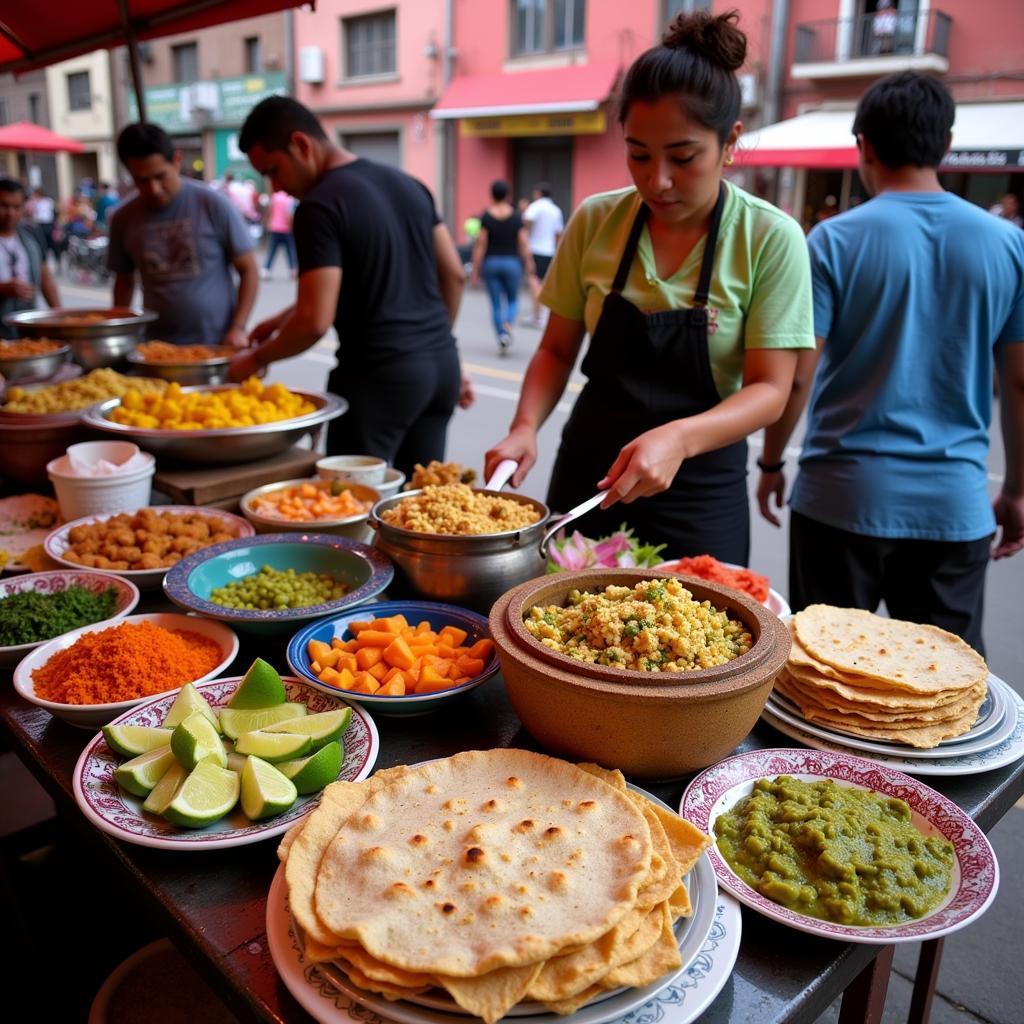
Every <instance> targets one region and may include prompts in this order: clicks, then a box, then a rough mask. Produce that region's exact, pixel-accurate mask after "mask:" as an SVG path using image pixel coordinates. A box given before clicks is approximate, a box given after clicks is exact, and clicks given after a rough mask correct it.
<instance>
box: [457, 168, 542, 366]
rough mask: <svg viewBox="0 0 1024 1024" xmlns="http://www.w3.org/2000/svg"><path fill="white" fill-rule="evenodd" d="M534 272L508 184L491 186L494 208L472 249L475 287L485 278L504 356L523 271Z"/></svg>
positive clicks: (483, 218) (488, 212) (483, 221)
mask: <svg viewBox="0 0 1024 1024" xmlns="http://www.w3.org/2000/svg"><path fill="white" fill-rule="evenodd" d="M524 268H525V269H526V272H527V273H528V274H532V273H533V260H532V259H531V257H530V249H529V246H528V244H527V241H526V231H525V229H524V228H523V220H522V217H521V216H520V215H519V213H518V212H517V211H516V210H515V209H514V208H513V207H512V204H511V203H510V202H509V201H508V185H506V184H505V182H503V181H495V182H493V183H492V184H491V205H490V206H488V207H487V209H486V210H485V211H484V213H483V215H482V216H481V217H480V231H479V232H478V234H477V236H476V243H475V245H474V246H473V279H472V283H473V285H474V286H475V285H478V284H479V283H480V279H481V277H482V278H483V282H484V285H485V286H486V288H487V297H488V298H489V299H490V302H491V320H492V322H493V324H494V333H495V335H496V336H497V339H498V350H499V352H500V353H501V354H502V355H505V353H506V352H507V351H508V349H509V346H511V344H512V325H513V324H514V323H515V322H516V310H517V309H518V304H519V286H520V285H521V284H522V281H523V269H524Z"/></svg>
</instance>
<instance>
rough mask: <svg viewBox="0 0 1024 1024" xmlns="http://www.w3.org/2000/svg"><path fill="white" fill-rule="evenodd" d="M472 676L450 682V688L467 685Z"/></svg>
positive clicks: (460, 677) (461, 677)
mask: <svg viewBox="0 0 1024 1024" xmlns="http://www.w3.org/2000/svg"><path fill="white" fill-rule="evenodd" d="M472 678H473V677H472V676H459V678H458V679H453V680H452V686H461V685H462V684H463V683H468V682H469V681H470V679H472Z"/></svg>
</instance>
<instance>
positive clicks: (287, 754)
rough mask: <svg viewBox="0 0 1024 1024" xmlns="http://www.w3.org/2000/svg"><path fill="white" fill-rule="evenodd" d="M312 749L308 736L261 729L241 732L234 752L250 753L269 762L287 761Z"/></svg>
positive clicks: (311, 742)
mask: <svg viewBox="0 0 1024 1024" xmlns="http://www.w3.org/2000/svg"><path fill="white" fill-rule="evenodd" d="M312 749H313V741H312V740H311V739H310V738H309V737H308V736H300V735H296V734H295V733H287V732H266V731H264V730H262V729H256V730H255V731H253V732H243V733H242V735H241V736H239V737H238V739H237V740H235V753H236V754H252V755H253V756H255V757H261V758H263V760H264V761H269V762H270V763H271V764H273V763H275V762H276V761H287V760H288V759H289V758H291V757H302V756H303V755H305V754H308V753H309V752H310V751H311V750H312Z"/></svg>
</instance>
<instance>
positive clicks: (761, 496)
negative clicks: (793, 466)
mask: <svg viewBox="0 0 1024 1024" xmlns="http://www.w3.org/2000/svg"><path fill="white" fill-rule="evenodd" d="M773 494H774V495H775V507H776V509H778V510H779V511H780V512H781V511H782V508H783V506H784V505H785V504H786V474H785V473H783V472H782V471H781V470H780V471H779V472H778V473H765V472H764V471H762V473H761V479H760V480H758V482H757V504H758V507H759V508H760V509H761V515H762V516H764V518H765V519H767V520H768V522H769V523H771V524H772V526H781V525H782V523H781V522H779V517H778V516H777V515H776V514H775V513H774V512H772V509H771V500H770V499H771V497H772V495H773Z"/></svg>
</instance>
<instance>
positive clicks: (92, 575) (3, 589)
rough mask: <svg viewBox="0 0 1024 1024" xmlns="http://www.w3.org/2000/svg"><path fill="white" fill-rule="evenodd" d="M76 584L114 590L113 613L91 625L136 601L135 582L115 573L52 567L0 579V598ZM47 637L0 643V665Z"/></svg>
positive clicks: (119, 613)
mask: <svg viewBox="0 0 1024 1024" xmlns="http://www.w3.org/2000/svg"><path fill="white" fill-rule="evenodd" d="M75 586H77V587H85V589H86V590H91V591H92V592H93V593H94V594H102V593H103V592H104V591H105V590H108V589H109V588H110V587H113V588H114V590H116V591H117V601H116V603H115V605H114V614H113V615H111V616H110V618H108V619H103V620H102V621H101V622H99V623H93V625H107V624H108V623H111V622H113V621H114V620H115V619H123V618H124V617H125V616H126V615H127V614H128V613H129V612H130V611H131V610H132V609H133V608H134V607H135V606H136V605H137V604H138V603H139V588H138V587H136V586H135V584H134V583H131V582H129V581H128V580H123V579H121V578H120V577H118V576H108V575H106V573H102V572H93V571H92V570H91V569H54V570H53V571H51V572H33V573H27V574H26V575H24V576H12V577H10V579H6V580H0V600H5V599H6V598H8V597H12V596H13V595H14V594H22V593H24V592H25V591H27V590H35V591H38V592H39V593H41V594H55V593H58V592H59V591H62V590H67V589H68V587H75ZM53 639H55V638H54V637H51V638H50V640H53ZM50 640H37V641H35V642H34V643H30V644H12V645H11V646H10V647H0V667H4V668H9V667H10V666H12V665H17V663H18V662H19V661H21V659H22V658H24V657H25V655H26V654H28V652H29V651H34V650H35V649H36V648H37V647H42V645H43V644H45V643H49V642H50Z"/></svg>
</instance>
